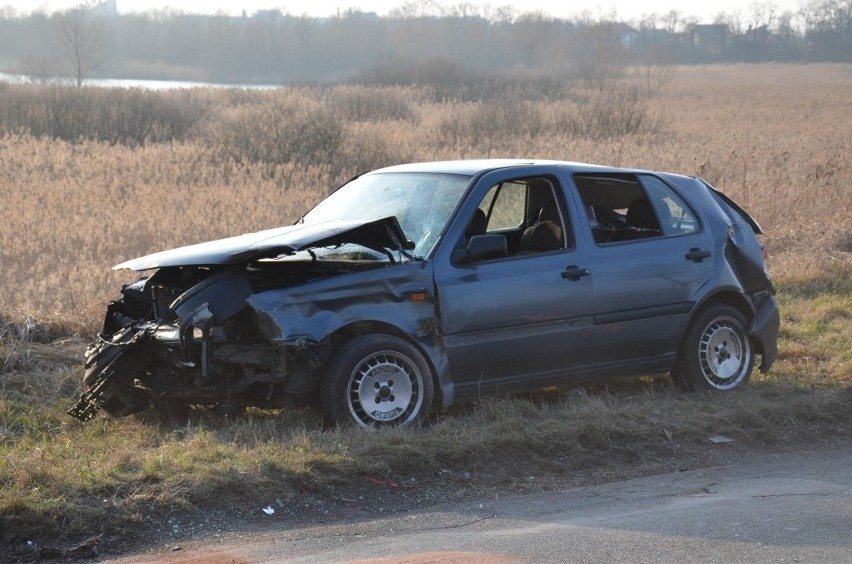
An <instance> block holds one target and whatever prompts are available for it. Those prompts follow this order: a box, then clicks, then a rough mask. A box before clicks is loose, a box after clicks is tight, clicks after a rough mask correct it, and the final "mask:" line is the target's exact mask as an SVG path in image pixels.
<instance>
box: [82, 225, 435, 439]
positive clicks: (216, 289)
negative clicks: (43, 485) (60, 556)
mask: <svg viewBox="0 0 852 564" xmlns="http://www.w3.org/2000/svg"><path fill="white" fill-rule="evenodd" d="M344 244H357V245H360V246H362V247H365V248H367V249H374V250H375V251H376V253H378V254H380V255H385V256H390V255H391V253H390V251H388V249H396V250H397V251H398V252H399V253H405V252H406V251H405V249H406V248H407V247H410V246H411V245H410V244H409V243H408V242H406V239H405V237H404V235H403V233H402V231H401V228H400V227H399V224H398V222H397V221H396V219H395V218H393V217H390V218H384V219H382V220H378V221H369V222H364V221H362V222H345V223H340V222H330V223H329V224H323V225H322V226H311V225H307V226H304V225H296V226H291V227H288V228H282V229H279V230H271V231H269V232H262V233H259V234H249V235H244V236H240V237H234V238H231V239H224V240H221V241H214V242H211V243H202V244H199V245H193V246H190V247H183V248H180V249H175V250H172V251H165V252H162V253H157V254H154V255H149V256H147V257H142V258H140V259H134V260H132V261H128V262H126V263H122V264H120V265H118V266H116V267H115V268H129V269H132V270H147V269H152V268H157V269H158V270H156V272H154V274H153V275H151V276H149V277H147V278H143V279H141V280H138V281H137V282H134V283H132V284H128V285H125V286H124V287H123V288H122V290H121V293H122V298H121V299H119V300H116V301H114V302H112V303H110V304H109V306H108V307H107V311H106V316H105V319H104V323H103V328H102V330H101V331H100V333H99V334H98V336H97V338H96V339H95V341H94V342H93V343H92V344H91V345H90V346H89V347H88V349H87V351H86V361H85V376H84V392H83V393H82V395H81V396H80V400H79V401H78V402H77V404H76V405H75V406H74V407H72V408H71V409H70V410H69V411H68V413H69V414H70V415H72V416H73V417H75V418H77V419H78V420H80V421H84V422H85V421H89V420H91V419H92V418H93V417H95V415H96V414H97V413H98V412H99V411H100V410H101V409H103V410H104V411H105V412H106V413H108V414H109V415H111V416H114V417H121V416H124V415H128V414H130V413H134V412H137V411H140V410H144V409H146V408H147V407H148V406H149V405H150V404H151V403H154V404H155V406H157V407H160V406H162V407H170V408H171V409H180V408H181V407H186V406H190V405H192V406H205V407H213V408H216V409H219V410H222V411H224V412H226V413H227V412H233V411H235V410H240V409H242V408H243V407H244V406H246V405H253V406H259V407H281V406H282V405H284V404H285V403H286V402H287V401H290V400H292V399H293V398H300V397H303V396H304V395H306V394H310V393H312V392H315V391H316V390H317V389H318V386H319V379H318V378H317V377H316V375H315V372H316V370H317V369H318V368H319V367H320V366H321V365H322V364H323V362H325V360H326V359H327V357H328V354H329V349H330V347H329V342H328V338H327V337H328V335H329V334H330V332H331V331H333V330H335V329H337V328H338V327H339V325H340V324H337V325H336V324H334V323H328V319H327V318H329V317H331V318H339V316H340V315H341V312H334V311H331V312H328V315H327V316H326V319H325V321H324V323H323V324H322V325H318V324H317V322H315V321H311V320H307V321H304V323H305V325H306V327H299V328H297V329H296V328H294V330H296V331H297V332H298V333H299V334H298V335H296V336H293V335H284V334H283V333H284V332H283V331H282V329H281V328H280V327H275V328H271V327H270V325H271V324H270V321H269V320H270V318H273V317H274V316H275V314H274V313H273V311H272V310H274V309H275V308H280V307H282V304H285V303H286V302H287V301H288V299H290V298H288V297H287V296H288V292H289V291H292V290H293V289H294V288H299V287H300V286H304V285H310V284H313V285H316V287H321V284H319V283H321V282H323V281H326V282H327V281H329V280H332V279H335V278H338V277H341V276H342V275H346V274H355V275H356V277H355V279H354V281H353V279H352V277H350V278H349V279H348V280H349V281H348V282H347V283H348V284H349V285H350V286H351V285H354V286H355V287H356V288H359V284H361V287H360V289H359V290H358V291H357V292H356V293H358V294H361V295H363V294H365V293H368V292H369V288H367V286H369V285H371V284H372V283H373V282H372V281H371V280H369V279H368V280H366V281H364V282H361V283H359V282H358V278H357V275H358V274H362V275H363V273H364V272H367V271H371V270H379V269H383V268H386V267H388V266H394V265H396V266H400V264H399V262H400V261H396V260H394V259H393V258H392V256H391V258H390V259H389V260H387V261H384V262H381V261H351V260H349V261H347V260H317V259H316V256H315V254H314V253H313V251H310V249H312V248H317V247H319V246H331V247H335V248H338V247H339V246H341V245H344ZM303 251H304V252H303ZM300 254H301V255H307V256H300ZM288 259H292V260H288ZM411 263H412V264H413V266H416V264H415V263H413V261H412V262H411ZM403 270H405V269H403ZM415 270H416V269H415ZM410 276H411V275H409V277H410ZM403 278H404V276H403ZM311 287H312V288H313V287H315V286H311ZM393 290H394V288H393V287H392V286H389V285H388V284H384V285H383V286H379V290H377V291H385V292H388V291H389V292H392V291H393ZM252 297H255V298H257V297H261V298H263V299H265V300H266V301H265V302H264V303H265V305H261V306H258V307H252V306H251V305H249V302H250V301H251V300H250V298H252ZM340 307H341V308H344V309H345V307H346V304H345V303H344V304H343V305H342V306H340ZM264 308H267V309H264ZM344 313H345V312H344ZM416 315H421V314H419V313H418V314H416ZM279 316H280V314H279ZM296 322H297V321H294V322H293V325H295V324H296ZM311 332H312V333H313V335H315V337H310V336H309V337H307V338H306V337H305V336H304V335H305V334H307V333H311Z"/></svg>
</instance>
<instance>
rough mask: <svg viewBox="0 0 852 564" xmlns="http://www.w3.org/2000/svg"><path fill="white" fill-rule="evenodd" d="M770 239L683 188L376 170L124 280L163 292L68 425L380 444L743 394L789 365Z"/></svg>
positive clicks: (429, 169) (603, 178)
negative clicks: (372, 431) (556, 396)
mask: <svg viewBox="0 0 852 564" xmlns="http://www.w3.org/2000/svg"><path fill="white" fill-rule="evenodd" d="M760 233H761V229H760V226H759V225H758V224H757V222H755V221H754V219H752V218H751V217H750V216H749V215H748V214H747V213H746V212H745V211H744V210H743V209H742V208H740V207H739V206H738V205H737V204H736V203H734V202H733V201H732V200H731V199H730V198H729V197H727V196H725V195H724V194H723V193H721V192H720V191H718V190H717V189H715V188H714V187H712V186H711V185H710V184H708V183H707V182H705V181H704V180H702V179H700V178H695V177H689V176H682V175H677V174H670V173H662V172H653V171H647V170H638V169H625V168H614V167H604V166H597V165H588V164H579V163H570V162H554V161H522V160H482V161H452V162H438V163H423V164H409V165H401V166H394V167H389V168H384V169H380V170H376V171H373V172H369V173H367V174H363V175H361V176H358V177H356V178H354V179H352V180H351V181H349V182H348V183H346V184H345V185H343V186H342V187H340V188H339V189H337V190H336V191H334V192H333V193H332V194H331V195H330V196H328V197H327V198H326V199H325V200H323V201H322V202H320V203H319V204H318V205H317V206H316V207H315V208H314V209H313V210H311V211H309V212H308V213H306V214H305V215H304V216H303V217H302V218H301V219H299V220H298V221H297V222H296V223H295V224H293V225H289V226H286V227H280V228H277V229H270V230H267V231H260V232H257V233H250V234H245V235H240V236H237V237H231V238H228V239H222V240H219V241H212V242H206V243H200V244H196V245H190V246H187V247H181V248H178V249H174V250H168V251H163V252H158V253H155V254H152V255H148V256H145V257H141V258H136V259H133V260H128V261H127V262H123V263H121V264H119V265H117V266H115V267H114V268H115V269H129V270H133V271H140V272H145V273H146V274H149V275H147V276H145V277H143V278H141V279H140V280H138V281H136V282H133V283H130V284H127V285H125V286H124V287H123V288H122V290H121V298H120V299H118V300H116V301H114V302H112V303H111V304H109V306H108V307H107V311H106V317H105V320H104V324H103V329H102V330H101V331H100V333H99V334H98V336H97V339H96V340H95V342H93V343H92V344H91V346H90V347H89V348H88V350H87V352H86V364H85V376H84V388H85V391H84V392H83V393H82V395H81V397H80V400H79V402H78V403H77V404H76V405H75V406H74V407H73V408H72V409H71V410H70V411H69V413H70V414H71V415H72V416H74V417H76V418H77V419H79V420H81V421H88V420H90V419H92V418H93V417H94V416H95V415H96V414H97V413H98V412H99V411H100V410H104V411H105V412H106V413H108V414H109V415H111V416H114V417H120V416H123V415H127V414H130V413H133V412H136V411H140V410H143V409H146V408H148V407H149V406H150V405H152V404H153V405H154V406H155V407H161V406H171V407H172V408H174V407H175V406H178V407H180V406H202V407H208V408H214V409H219V410H222V411H225V412H234V411H239V410H241V409H243V408H245V407H246V406H258V407H262V408H278V407H282V406H286V405H292V402H293V401H298V400H303V399H306V398H316V397H318V398H319V404H320V405H321V406H322V412H323V417H324V421H325V422H326V424H328V425H330V426H336V425H358V426H362V427H379V426H395V425H407V424H412V423H414V422H417V421H419V420H421V419H422V418H423V417H424V415H425V414H426V413H427V412H428V411H429V410H431V409H441V408H447V407H448V406H451V405H453V404H456V403H459V402H462V401H465V400H470V399H474V398H479V397H482V396H484V395H486V394H495V393H507V392H514V391H519V390H529V389H534V388H541V387H546V386H552V385H563V384H567V383H573V382H578V381H591V380H597V379H603V378H615V377H625V376H638V375H645V374H653V373H665V372H668V373H670V374H671V375H672V377H673V379H674V381H675V382H676V383H677V384H678V385H679V386H681V387H683V388H687V389H708V390H720V391H727V390H733V389H735V388H738V387H740V386H742V385H743V384H744V383H745V382H746V381H747V380H748V379H749V375H750V374H751V372H752V369H753V367H754V366H755V365H757V366H759V368H760V370H761V371H764V372H765V371H767V370H769V368H770V366H771V365H772V363H773V361H774V360H775V357H776V355H777V348H776V347H777V345H776V341H777V337H778V329H779V313H778V305H777V302H776V299H775V297H774V294H775V292H774V289H773V286H772V283H771V281H770V277H769V275H768V274H767V271H766V268H765V257H764V250H763V247H762V245H761V243H760V241H759V240H758V235H759V234H760ZM758 357H759V358H758Z"/></svg>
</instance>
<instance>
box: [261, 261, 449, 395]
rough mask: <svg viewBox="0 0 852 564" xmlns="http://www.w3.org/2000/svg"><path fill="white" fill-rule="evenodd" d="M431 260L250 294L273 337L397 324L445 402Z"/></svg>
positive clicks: (300, 340)
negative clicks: (414, 346)
mask: <svg viewBox="0 0 852 564" xmlns="http://www.w3.org/2000/svg"><path fill="white" fill-rule="evenodd" d="M432 270H433V269H432V262H431V261H428V260H422V261H418V262H412V263H406V264H397V265H393V266H387V267H384V268H376V269H374V270H371V271H366V272H358V273H357V275H354V276H347V275H342V276H336V277H332V278H327V279H323V280H317V281H313V282H307V283H305V284H300V285H298V286H294V287H288V288H279V289H274V290H268V291H266V292H260V293H257V294H254V295H252V296H250V297H249V298H248V299H247V300H246V302H247V303H248V305H249V307H250V308H251V309H252V310H254V313H255V315H256V321H257V327H258V329H259V330H260V331H261V333H262V334H263V336H264V337H265V338H266V339H268V340H269V341H270V342H273V343H279V344H283V345H304V344H311V343H320V342H323V341H325V340H326V339H328V338H329V337H330V336H331V335H332V334H334V333H335V332H337V331H339V330H341V329H343V328H345V327H347V326H351V325H354V324H358V323H364V322H367V323H377V324H382V325H386V326H387V325H389V326H392V327H395V328H396V329H397V330H398V331H399V332H400V333H401V334H406V335H411V336H413V337H414V338H415V340H416V344H417V345H418V346H419V348H420V349H421V351H422V352H424V353H425V354H426V356H427V357H428V359H429V360H430V362H431V364H432V366H433V368H434V370H435V374H436V376H437V378H438V382H439V384H440V386H441V391H442V396H443V403H444V405H449V404H450V403H452V400H453V397H454V392H453V385H452V381H451V380H450V377H449V364H448V363H447V360H446V354H445V353H444V350H443V345H442V341H441V335H440V327H441V324H440V322H439V321H438V311H437V300H436V296H435V284H434V277H433V272H432Z"/></svg>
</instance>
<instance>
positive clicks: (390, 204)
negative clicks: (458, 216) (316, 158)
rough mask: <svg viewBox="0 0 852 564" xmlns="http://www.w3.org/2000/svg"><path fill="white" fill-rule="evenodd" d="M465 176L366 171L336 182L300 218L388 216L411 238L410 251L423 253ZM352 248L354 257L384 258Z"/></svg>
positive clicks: (311, 220) (462, 187)
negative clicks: (340, 183)
mask: <svg viewBox="0 0 852 564" xmlns="http://www.w3.org/2000/svg"><path fill="white" fill-rule="evenodd" d="M469 181H470V177H468V176H463V175H458V174H435V173H430V174H427V173H401V172H395V173H379V174H369V175H365V176H361V177H359V178H356V179H355V180H353V181H352V182H350V183H348V184H346V185H344V186H343V187H341V188H340V189H339V190H337V191H336V192H334V193H333V194H332V195H330V196H329V197H328V198H326V199H325V200H323V201H322V202H320V203H319V204H318V205H317V207H315V208H314V209H312V210H311V211H310V212H308V214H307V215H305V217H304V218H303V221H304V223H320V222H323V221H329V220H334V219H349V220H367V221H372V220H376V219H382V218H385V217H391V216H393V217H396V219H397V221H399V224H400V226H401V227H402V231H403V233H405V236H406V237H407V238H408V239H409V240H410V241H412V242H413V243H414V250H413V251H411V254H412V255H414V256H416V257H420V258H423V257H426V256H428V255H429V253H430V252H432V249H433V248H434V246H435V243H437V242H438V237H439V236H440V235H441V232H442V231H443V230H444V226H445V225H446V224H447V221H448V220H449V218H450V214H451V213H452V212H453V209H455V207H456V204H457V203H458V201H459V198H461V196H462V194H463V193H464V190H465V188H466V187H467V184H468V182H469ZM346 247H351V245H343V246H342V247H340V248H338V249H335V250H334V256H340V255H343V254H345V255H350V254H351V253H350V249H348V248H346ZM356 249H357V251H355V250H353V251H352V252H353V253H357V255H358V257H359V258H367V257H370V258H385V257H382V256H380V255H376V254H375V253H373V252H369V251H366V253H365V249H364V248H363V247H356ZM323 254H325V253H323ZM326 256H328V255H326ZM329 258H330V257H329Z"/></svg>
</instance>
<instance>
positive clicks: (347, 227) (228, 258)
mask: <svg viewBox="0 0 852 564" xmlns="http://www.w3.org/2000/svg"><path fill="white" fill-rule="evenodd" d="M344 243H355V244H358V245H362V246H364V247H368V248H371V249H377V250H379V249H394V250H411V249H413V248H414V244H413V243H412V242H411V241H408V240H407V239H406V238H405V235H404V234H403V232H402V228H401V227H400V226H399V222H398V221H397V219H396V218H395V217H386V218H383V219H379V220H374V221H358V220H355V221H353V220H334V221H325V222H322V223H313V224H304V223H297V224H295V225H289V226H286V227H278V228H276V229H268V230H266V231H258V232H257V233H246V234H244V235H238V236H236V237H229V238H227V239H219V240H217V241H208V242H206V243H198V244H197V245H189V246H186V247H180V248H177V249H172V250H169V251H162V252H159V253H154V254H152V255H147V256H144V257H140V258H135V259H132V260H128V261H125V262H123V263H121V264H117V265H115V266H114V267H112V268H113V270H121V269H130V270H148V269H151V268H163V267H168V266H209V265H227V264H241V263H246V262H251V261H253V260H257V259H262V258H274V257H277V256H281V255H290V254H293V253H295V252H298V251H302V250H305V249H309V248H312V247H330V246H335V245H342V244H344Z"/></svg>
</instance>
